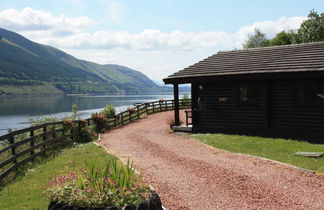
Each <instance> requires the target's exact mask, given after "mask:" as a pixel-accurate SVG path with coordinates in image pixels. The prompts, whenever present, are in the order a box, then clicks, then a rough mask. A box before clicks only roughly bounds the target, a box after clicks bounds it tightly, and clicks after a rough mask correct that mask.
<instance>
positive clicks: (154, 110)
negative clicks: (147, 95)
mask: <svg viewBox="0 0 324 210" xmlns="http://www.w3.org/2000/svg"><path fill="white" fill-rule="evenodd" d="M152 105H153V113H155V105H154V102H152Z"/></svg>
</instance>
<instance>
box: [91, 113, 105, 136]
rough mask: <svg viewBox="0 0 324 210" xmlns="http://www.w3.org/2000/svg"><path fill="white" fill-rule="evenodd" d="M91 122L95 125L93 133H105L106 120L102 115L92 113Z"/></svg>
mask: <svg viewBox="0 0 324 210" xmlns="http://www.w3.org/2000/svg"><path fill="white" fill-rule="evenodd" d="M91 118H92V119H93V122H94V124H95V131H96V132H97V133H102V132H105V131H106V128H107V118H106V116H105V115H104V114H100V113H94V114H92V115H91Z"/></svg>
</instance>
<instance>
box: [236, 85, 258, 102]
mask: <svg viewBox="0 0 324 210" xmlns="http://www.w3.org/2000/svg"><path fill="white" fill-rule="evenodd" d="M245 85H247V86H249V85H250V86H252V87H253V88H255V90H254V92H255V93H254V94H253V95H254V97H253V99H248V100H242V95H241V93H242V92H241V88H242V86H245ZM259 101H260V85H259V84H258V83H257V82H251V81H247V82H240V83H239V84H238V88H237V102H238V103H237V104H238V105H239V106H258V105H259Z"/></svg>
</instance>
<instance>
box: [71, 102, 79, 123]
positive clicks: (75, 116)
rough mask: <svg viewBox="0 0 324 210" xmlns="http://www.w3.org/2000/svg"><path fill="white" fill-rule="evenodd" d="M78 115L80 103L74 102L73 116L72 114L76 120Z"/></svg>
mask: <svg viewBox="0 0 324 210" xmlns="http://www.w3.org/2000/svg"><path fill="white" fill-rule="evenodd" d="M77 116H78V105H76V104H73V105H72V116H71V118H72V120H76V119H77Z"/></svg>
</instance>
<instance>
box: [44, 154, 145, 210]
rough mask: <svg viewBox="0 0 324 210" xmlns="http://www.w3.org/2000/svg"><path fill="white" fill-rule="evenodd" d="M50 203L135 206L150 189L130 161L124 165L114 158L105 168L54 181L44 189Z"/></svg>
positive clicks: (87, 205) (88, 205)
mask: <svg viewBox="0 0 324 210" xmlns="http://www.w3.org/2000/svg"><path fill="white" fill-rule="evenodd" d="M45 192H46V194H47V195H48V197H49V199H50V201H51V202H57V203H64V204H68V205H70V206H80V207H109V206H120V207H122V206H126V205H138V204H139V203H141V202H143V201H144V200H146V199H147V198H148V197H149V196H150V188H149V186H148V185H146V184H144V183H143V181H142V178H141V177H140V176H139V175H138V174H136V172H135V171H134V169H133V168H132V164H131V163H130V161H128V162H127V165H124V164H122V163H119V162H118V161H117V159H116V158H112V159H110V160H109V161H108V163H107V166H106V167H105V168H104V169H101V168H98V167H97V166H95V165H94V164H93V165H92V166H91V167H90V168H88V169H80V171H79V172H78V173H75V172H72V173H70V174H66V175H61V176H58V177H56V178H54V179H53V180H52V181H50V182H49V183H48V186H47V187H46V188H45Z"/></svg>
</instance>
